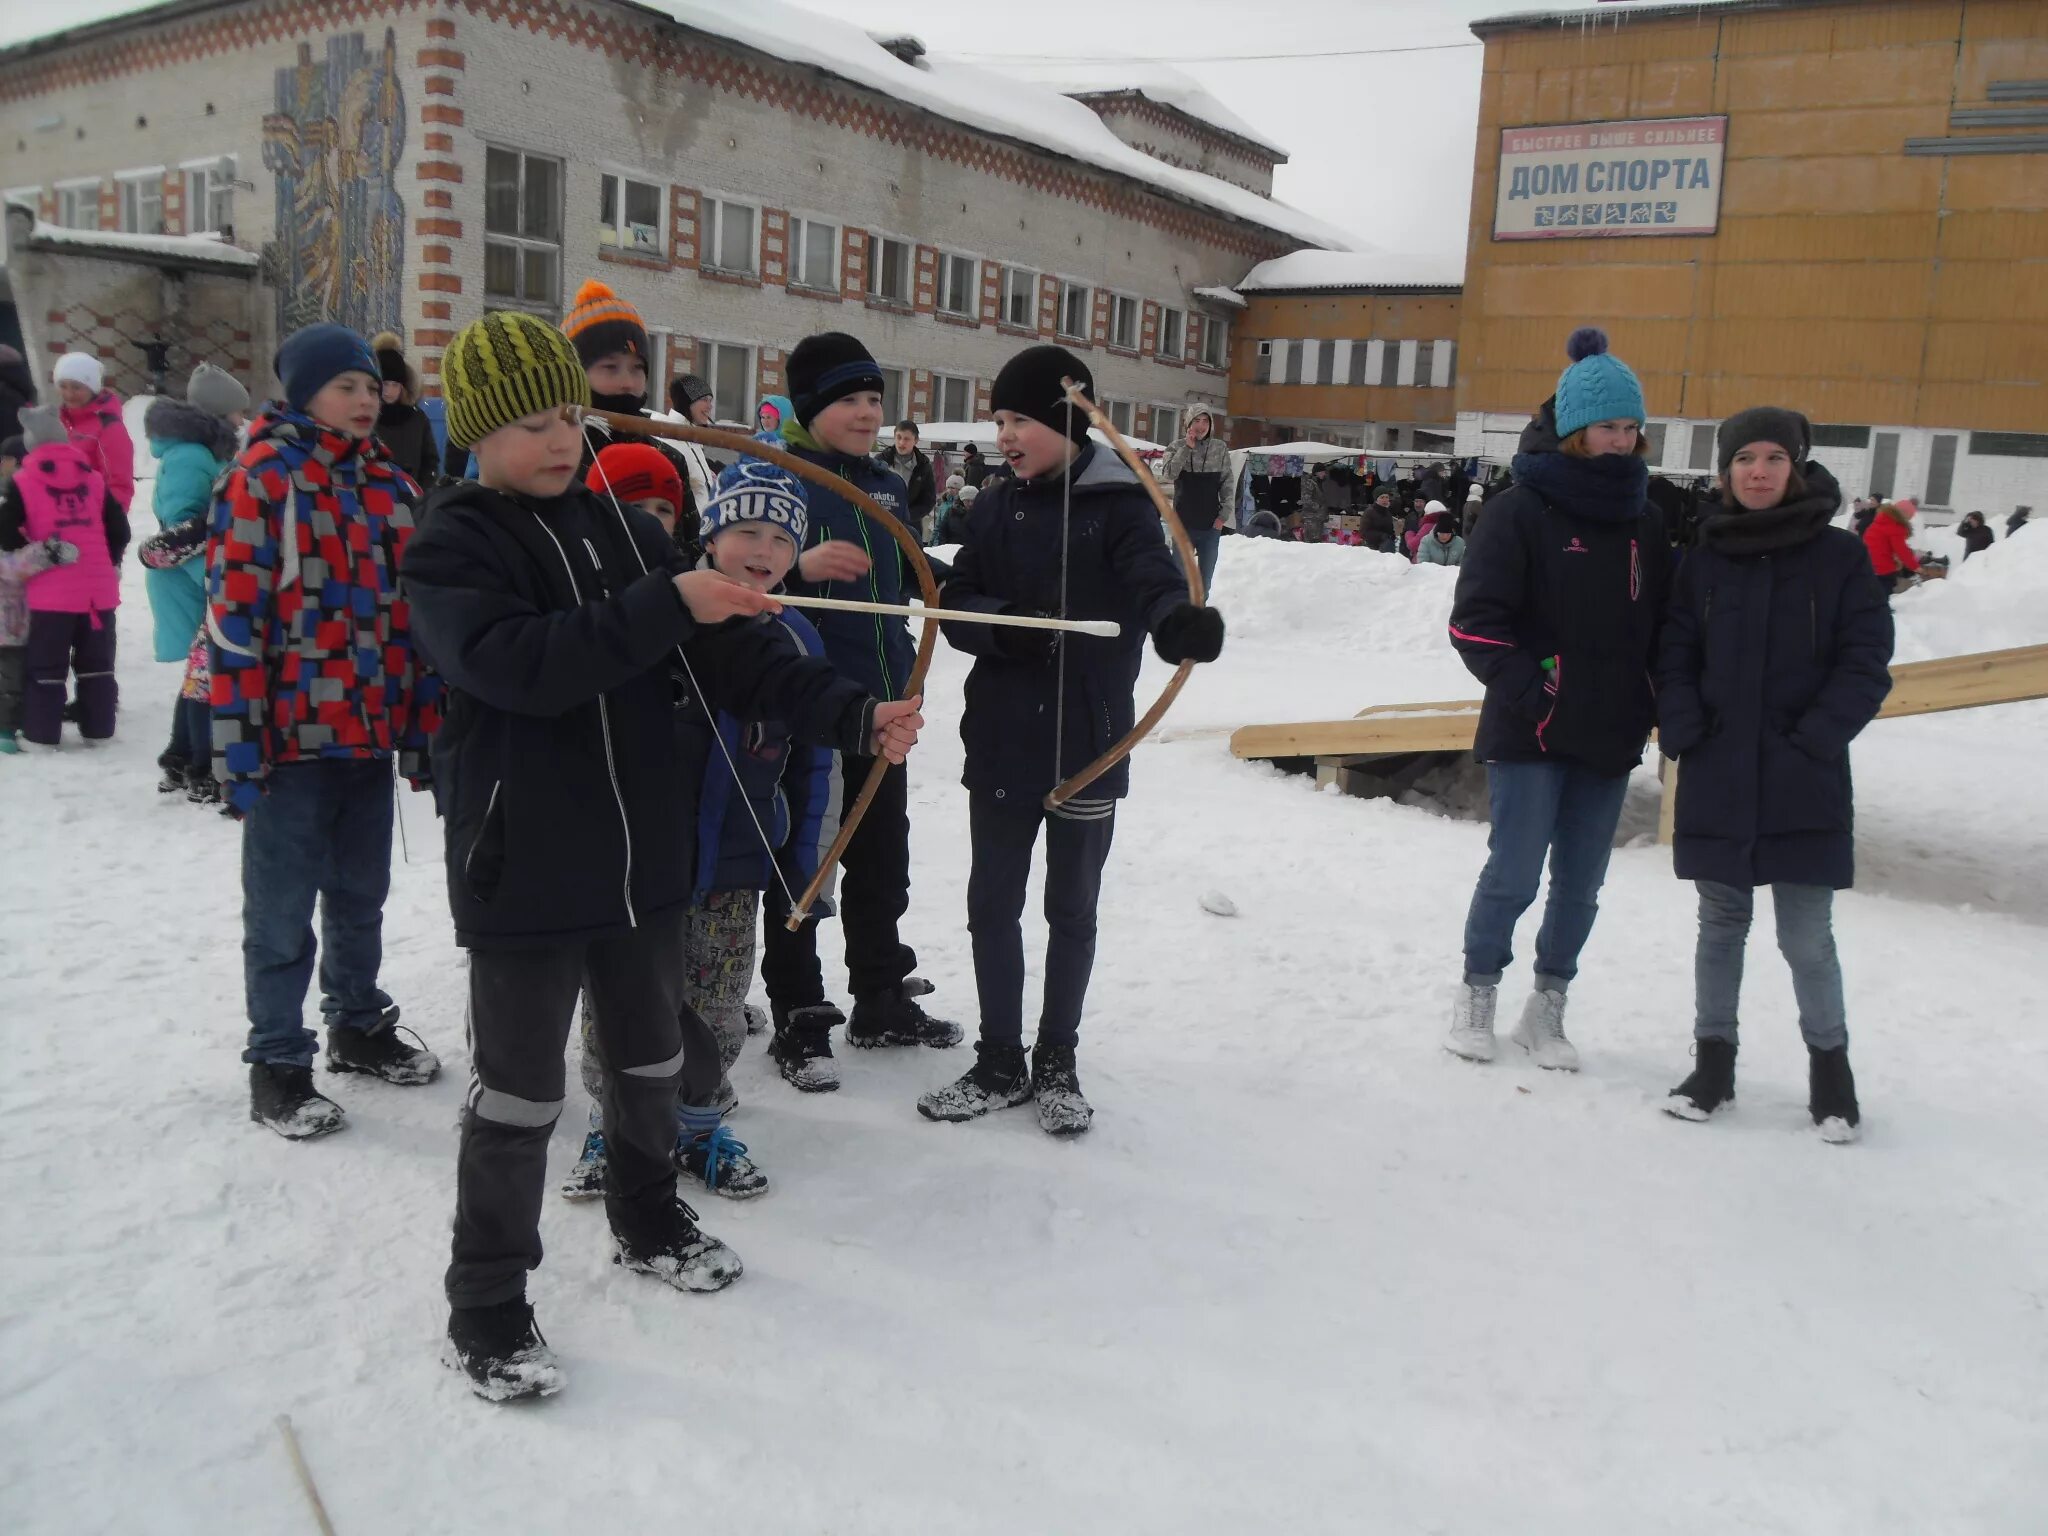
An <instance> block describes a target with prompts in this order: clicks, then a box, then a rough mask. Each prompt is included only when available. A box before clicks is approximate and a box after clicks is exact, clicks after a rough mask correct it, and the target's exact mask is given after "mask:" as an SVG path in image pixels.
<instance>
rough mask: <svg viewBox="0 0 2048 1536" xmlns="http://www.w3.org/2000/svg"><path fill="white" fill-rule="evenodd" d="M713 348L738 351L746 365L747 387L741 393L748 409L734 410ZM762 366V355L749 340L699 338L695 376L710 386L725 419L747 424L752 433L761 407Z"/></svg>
mask: <svg viewBox="0 0 2048 1536" xmlns="http://www.w3.org/2000/svg"><path fill="white" fill-rule="evenodd" d="M714 349H725V350H730V351H735V352H738V353H739V354H740V357H741V359H742V360H743V362H744V365H745V366H744V368H743V370H742V371H743V374H744V377H745V379H746V387H745V388H744V389H743V390H742V391H741V392H740V398H741V400H742V401H743V402H744V405H745V408H744V409H742V410H734V409H733V403H732V401H731V400H730V399H729V398H728V396H727V394H726V391H725V390H724V389H723V388H722V387H721V385H720V381H719V377H718V363H717V361H716V360H715V357H714ZM760 367H761V354H760V352H759V350H758V349H757V348H756V347H755V346H754V344H753V343H752V342H750V341H727V340H725V339H724V338H723V337H719V336H699V337H698V338H697V367H696V370H695V371H696V373H697V374H698V375H699V377H701V378H702V379H703V380H704V382H705V383H707V384H709V385H710V386H711V393H712V397H713V398H714V399H715V400H716V401H717V402H718V404H719V405H721V406H723V407H724V408H725V419H726V420H727V421H739V422H744V423H746V426H747V430H748V431H750V432H751V431H752V430H753V425H754V413H755V412H756V411H758V410H759V409H760V408H761V399H760V378H761V373H760Z"/></svg>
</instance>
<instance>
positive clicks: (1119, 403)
mask: <svg viewBox="0 0 2048 1536" xmlns="http://www.w3.org/2000/svg"><path fill="white" fill-rule="evenodd" d="M1102 414H1103V415H1105V416H1107V417H1108V418H1109V424H1110V425H1111V426H1113V427H1115V428H1116V429H1117V431H1119V432H1121V433H1123V434H1124V436H1126V437H1129V436H1130V435H1131V431H1132V428H1131V402H1130V401H1128V400H1105V401H1103V402H1102Z"/></svg>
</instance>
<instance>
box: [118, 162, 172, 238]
mask: <svg viewBox="0 0 2048 1536" xmlns="http://www.w3.org/2000/svg"><path fill="white" fill-rule="evenodd" d="M167 170H168V167H166V166H161V165H158V166H150V167H145V168H143V169H140V170H133V171H116V172H115V173H114V188H115V192H114V195H115V199H116V201H117V204H118V211H117V212H116V213H115V215H114V217H115V220H116V222H117V223H118V225H119V228H120V232H121V233H122V234H124V235H161V234H163V233H164V232H165V226H164V176H165V174H166V172H167ZM145 192H147V193H148V194H149V198H150V200H151V201H153V202H154V203H155V204H156V228H155V229H144V228H142V227H141V216H142V208H143V201H144V199H143V194H144V193H145ZM131 205H132V206H131ZM131 212H132V213H133V216H134V219H135V222H133V223H131V222H130V215H131Z"/></svg>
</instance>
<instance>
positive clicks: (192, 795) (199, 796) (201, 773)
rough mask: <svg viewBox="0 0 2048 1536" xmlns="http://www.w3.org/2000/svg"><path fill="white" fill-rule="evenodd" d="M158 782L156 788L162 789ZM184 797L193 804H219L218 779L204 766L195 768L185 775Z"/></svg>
mask: <svg viewBox="0 0 2048 1536" xmlns="http://www.w3.org/2000/svg"><path fill="white" fill-rule="evenodd" d="M163 787H164V786H163V785H161V784H159V785H158V786H157V788H158V789H163ZM185 798H186V799H187V800H190V801H191V802H192V803H193V804H194V805H218V804H220V780H219V779H216V778H215V777H214V776H213V775H212V774H210V773H208V772H207V771H206V770H205V769H204V768H195V769H193V770H192V771H191V772H189V773H187V774H186V775H185Z"/></svg>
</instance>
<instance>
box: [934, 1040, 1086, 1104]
mask: <svg viewBox="0 0 2048 1536" xmlns="http://www.w3.org/2000/svg"><path fill="white" fill-rule="evenodd" d="M974 1056H975V1061H974V1065H973V1066H972V1067H971V1068H970V1069H969V1070H968V1072H967V1075H966V1076H965V1077H962V1078H960V1079H959V1080H958V1081H957V1082H951V1083H948V1084H946V1086H945V1087H943V1088H934V1089H933V1090H932V1091H931V1092H930V1093H928V1094H926V1095H925V1096H924V1097H923V1098H921V1099H919V1100H918V1101H917V1112H918V1113H919V1114H920V1115H923V1116H924V1117H925V1119H927V1120H978V1119H980V1118H981V1117H982V1116H983V1115H985V1114H987V1113H988V1112H989V1111H990V1110H992V1109H1011V1108H1014V1107H1015V1106H1016V1105H1019V1104H1023V1103H1027V1102H1029V1100H1030V1098H1031V1091H1032V1090H1031V1066H1030V1063H1029V1062H1027V1061H1026V1060H1025V1059H1024V1047H1023V1046H1021V1045H991V1044H990V1043H989V1042H988V1041H986V1040H983V1041H981V1042H980V1043H979V1044H977V1045H976V1046H975V1047H974ZM1074 1097H1075V1098H1076V1099H1079V1098H1080V1085H1079V1084H1078V1083H1077V1084H1075V1085H1074ZM1083 1105H1084V1107H1085V1101H1083Z"/></svg>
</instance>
